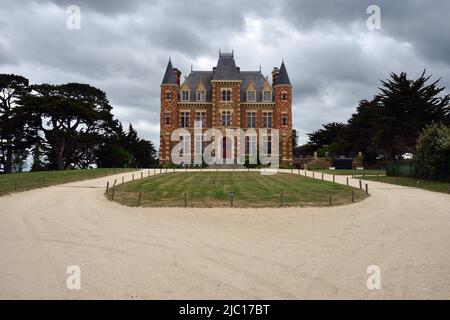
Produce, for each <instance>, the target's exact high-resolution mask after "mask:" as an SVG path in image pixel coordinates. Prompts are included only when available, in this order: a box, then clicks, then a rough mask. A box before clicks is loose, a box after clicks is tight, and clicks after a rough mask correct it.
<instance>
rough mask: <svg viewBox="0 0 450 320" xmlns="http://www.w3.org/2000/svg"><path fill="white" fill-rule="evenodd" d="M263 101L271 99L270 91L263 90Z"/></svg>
mask: <svg viewBox="0 0 450 320" xmlns="http://www.w3.org/2000/svg"><path fill="white" fill-rule="evenodd" d="M263 101H266V102H267V101H272V92H270V91H264V92H263Z"/></svg>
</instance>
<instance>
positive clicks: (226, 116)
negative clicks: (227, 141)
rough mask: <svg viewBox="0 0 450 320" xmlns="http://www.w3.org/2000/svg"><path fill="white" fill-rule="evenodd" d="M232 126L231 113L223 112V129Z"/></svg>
mask: <svg viewBox="0 0 450 320" xmlns="http://www.w3.org/2000/svg"><path fill="white" fill-rule="evenodd" d="M229 126H231V112H230V111H222V127H229Z"/></svg>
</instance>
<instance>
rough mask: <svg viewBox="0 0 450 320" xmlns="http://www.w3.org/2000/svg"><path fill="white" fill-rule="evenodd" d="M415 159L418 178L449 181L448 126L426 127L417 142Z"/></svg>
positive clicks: (449, 141)
mask: <svg viewBox="0 0 450 320" xmlns="http://www.w3.org/2000/svg"><path fill="white" fill-rule="evenodd" d="M415 159H416V160H417V165H416V169H415V174H416V175H417V176H418V177H421V178H435V179H450V126H446V125H444V124H442V123H441V124H438V123H433V124H430V125H428V126H426V127H425V128H424V129H423V130H422V131H421V134H420V136H419V138H418V140H417V147H416V155H415Z"/></svg>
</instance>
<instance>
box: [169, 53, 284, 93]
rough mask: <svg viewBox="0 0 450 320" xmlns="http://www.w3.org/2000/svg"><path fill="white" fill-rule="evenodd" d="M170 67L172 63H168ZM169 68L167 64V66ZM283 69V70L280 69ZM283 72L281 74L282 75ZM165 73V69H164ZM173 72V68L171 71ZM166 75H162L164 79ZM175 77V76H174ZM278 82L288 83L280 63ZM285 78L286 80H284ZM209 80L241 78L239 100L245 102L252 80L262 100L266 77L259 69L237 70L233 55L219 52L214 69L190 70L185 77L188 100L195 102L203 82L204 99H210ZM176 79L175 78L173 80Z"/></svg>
mask: <svg viewBox="0 0 450 320" xmlns="http://www.w3.org/2000/svg"><path fill="white" fill-rule="evenodd" d="M169 64H170V67H172V64H171V63H170V61H169ZM167 67H168V68H169V65H168V66H167ZM282 70H284V71H282ZM282 73H283V75H282ZM166 74H167V71H166ZM171 74H173V70H172V72H171ZM165 78H166V76H164V79H165ZM174 78H175V77H174ZM279 79H281V81H282V82H280V81H278V83H279V84H281V83H283V84H290V82H289V77H288V75H287V71H286V67H285V66H284V63H282V65H281V68H280V75H279ZM286 79H287V80H286ZM211 80H241V81H242V83H241V102H246V100H247V97H246V96H247V92H246V91H247V86H248V85H249V83H250V82H251V81H252V82H253V85H254V87H255V89H256V101H257V102H261V101H262V90H263V87H264V83H265V81H266V78H265V77H264V75H263V74H262V73H261V71H238V68H237V67H236V63H235V62H234V57H233V54H232V53H221V54H220V55H219V60H218V62H217V67H216V71H215V72H213V71H191V73H190V74H189V75H188V76H187V77H186V80H185V83H186V84H187V85H188V87H189V91H190V97H189V101H190V102H195V101H196V100H197V94H196V91H197V88H198V86H199V84H200V83H203V85H204V86H205V89H206V101H207V102H211V101H212V86H211ZM175 81H176V80H175ZM286 81H287V82H286Z"/></svg>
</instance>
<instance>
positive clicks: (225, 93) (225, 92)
mask: <svg viewBox="0 0 450 320" xmlns="http://www.w3.org/2000/svg"><path fill="white" fill-rule="evenodd" d="M222 101H231V89H222Z"/></svg>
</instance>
